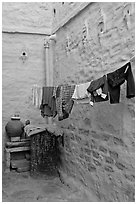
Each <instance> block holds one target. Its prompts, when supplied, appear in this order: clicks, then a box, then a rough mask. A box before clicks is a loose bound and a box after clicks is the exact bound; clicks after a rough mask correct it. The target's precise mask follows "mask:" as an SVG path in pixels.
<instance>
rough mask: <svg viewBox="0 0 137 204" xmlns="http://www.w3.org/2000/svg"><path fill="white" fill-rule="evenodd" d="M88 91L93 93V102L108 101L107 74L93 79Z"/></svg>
mask: <svg viewBox="0 0 137 204" xmlns="http://www.w3.org/2000/svg"><path fill="white" fill-rule="evenodd" d="M87 91H88V92H89V93H90V94H91V101H92V103H93V102H103V101H108V83H107V78H106V75H104V76H103V77H101V78H99V79H96V80H94V81H91V83H90V85H89V87H88V88H87Z"/></svg>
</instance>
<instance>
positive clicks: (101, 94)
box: [96, 88, 107, 99]
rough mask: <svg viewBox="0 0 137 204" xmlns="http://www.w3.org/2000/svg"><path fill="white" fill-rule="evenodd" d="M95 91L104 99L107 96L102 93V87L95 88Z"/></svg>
mask: <svg viewBox="0 0 137 204" xmlns="http://www.w3.org/2000/svg"><path fill="white" fill-rule="evenodd" d="M96 92H97V94H98V95H99V96H101V97H102V98H104V99H105V98H106V97H107V94H104V93H103V92H102V88H99V89H97V90H96Z"/></svg>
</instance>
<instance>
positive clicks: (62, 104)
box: [56, 84, 75, 121]
mask: <svg viewBox="0 0 137 204" xmlns="http://www.w3.org/2000/svg"><path fill="white" fill-rule="evenodd" d="M74 89H75V85H68V84H64V85H60V86H58V87H57V91H56V107H57V113H58V120H59V121H61V120H63V119H66V118H68V117H69V114H70V113H71V110H72V107H73V104H74V101H73V99H72V95H73V93H74Z"/></svg>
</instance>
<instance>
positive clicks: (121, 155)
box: [54, 2, 135, 201]
mask: <svg viewBox="0 0 137 204" xmlns="http://www.w3.org/2000/svg"><path fill="white" fill-rule="evenodd" d="M134 14H135V10H134V3H124V2H123V3H119V2H115V3H114V2H113V3H101V2H98V3H91V4H90V5H89V6H87V7H86V8H85V9H84V10H83V11H81V12H80V13H79V14H78V15H77V16H75V17H74V18H73V19H71V21H69V22H68V23H67V24H65V25H64V26H63V27H61V28H60V29H59V30H58V31H57V33H56V34H57V41H56V46H55V52H54V53H55V56H54V84H55V85H59V84H60V83H62V84H63V83H69V84H80V83H84V82H87V81H91V80H94V79H97V78H99V77H102V76H103V75H104V74H107V73H109V72H112V71H114V70H116V69H118V68H120V67H121V66H123V65H124V64H125V63H126V62H128V60H129V59H130V58H131V57H132V56H134V54H135V18H134ZM131 65H132V71H133V74H134V72H135V67H134V59H133V60H132V61H131ZM134 102H135V100H134V98H133V99H127V98H126V83H124V84H123V85H122V86H121V98H120V103H119V104H113V105H112V104H110V103H109V101H108V102H102V103H95V104H94V106H93V107H91V106H90V104H77V103H75V104H74V107H73V110H72V113H71V115H70V117H69V119H66V120H63V121H60V122H58V121H57V123H58V126H59V127H61V128H63V129H64V131H66V133H65V135H64V137H65V139H64V141H65V147H64V149H62V168H63V170H64V171H65V172H66V173H67V174H69V175H71V176H73V177H74V178H76V179H79V180H80V181H81V183H82V184H83V185H84V186H85V187H87V188H89V189H91V190H92V191H93V192H94V193H95V195H96V196H97V199H98V200H99V201H134V193H135V127H134V122H135V116H134V114H135V113H134Z"/></svg>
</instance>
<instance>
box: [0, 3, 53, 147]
mask: <svg viewBox="0 0 137 204" xmlns="http://www.w3.org/2000/svg"><path fill="white" fill-rule="evenodd" d="M51 7H52V3H43V2H41V3H36V2H35V3H33V2H31V3H28V2H21V3H19V2H15V3H14V2H12V3H10V2H4V3H3V4H2V31H3V34H2V122H3V124H2V135H3V140H2V141H3V147H4V142H5V139H6V136H5V124H6V123H7V121H8V120H9V119H10V117H11V115H12V114H14V113H15V112H16V113H19V114H20V116H21V120H22V121H23V122H24V121H25V120H26V119H30V120H31V123H32V124H36V125H39V124H45V120H44V119H43V118H42V117H41V115H40V111H39V110H38V109H36V108H35V107H34V106H33V105H32V90H31V89H32V86H33V85H34V84H37V85H40V86H43V85H45V84H46V71H45V69H46V66H45V64H46V59H45V48H44V39H46V38H48V33H50V31H51V23H52V14H51ZM14 31H16V32H15V33H14ZM31 33H34V34H31ZM38 33H40V34H41V35H39V34H38ZM23 52H25V53H26V54H27V58H26V60H25V61H23V60H22V58H21V54H22V53H23Z"/></svg>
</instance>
